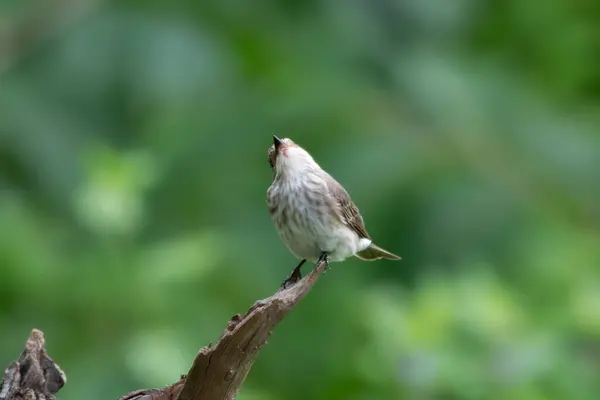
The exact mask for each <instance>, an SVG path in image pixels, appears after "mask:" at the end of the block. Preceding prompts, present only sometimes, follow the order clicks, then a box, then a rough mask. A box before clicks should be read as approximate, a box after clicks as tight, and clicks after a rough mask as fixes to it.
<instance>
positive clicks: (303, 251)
mask: <svg viewBox="0 0 600 400" xmlns="http://www.w3.org/2000/svg"><path fill="white" fill-rule="evenodd" d="M282 200H283V202H282V203H281V206H280V207H279V209H278V213H276V214H273V222H274V223H275V226H276V227H277V230H278V231H279V234H280V236H281V238H282V240H283V242H284V243H285V244H286V246H287V247H288V249H289V250H290V251H291V252H292V253H294V255H296V257H298V258H302V259H306V260H307V261H310V262H313V263H316V262H317V260H318V259H319V257H320V256H321V254H322V253H323V252H325V253H327V254H328V255H329V257H328V258H329V261H343V260H345V259H346V258H348V257H351V256H353V255H354V254H356V253H357V252H359V251H361V250H364V249H366V248H367V247H368V246H369V245H370V244H371V240H369V239H366V238H360V237H359V236H358V234H357V233H356V232H354V231H353V230H352V229H350V228H348V227H347V226H346V225H345V224H343V223H342V222H341V221H340V220H339V218H338V217H337V216H336V215H333V214H331V213H327V212H322V211H323V205H322V203H321V206H320V207H319V206H316V205H310V204H309V203H307V202H302V201H298V199H296V198H288V197H287V196H283V198H282ZM319 211H321V212H319Z"/></svg>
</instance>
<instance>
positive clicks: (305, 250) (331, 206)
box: [267, 135, 401, 288]
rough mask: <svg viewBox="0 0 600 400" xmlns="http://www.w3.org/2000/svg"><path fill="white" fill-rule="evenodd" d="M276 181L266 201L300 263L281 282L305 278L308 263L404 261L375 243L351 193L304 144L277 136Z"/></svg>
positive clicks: (272, 156)
mask: <svg viewBox="0 0 600 400" xmlns="http://www.w3.org/2000/svg"><path fill="white" fill-rule="evenodd" d="M268 161H269V165H270V166H271V169H272V173H273V176H272V182H271V185H270V186H269V188H268V189H267V205H268V207H269V213H270V214H271V219H272V221H273V225H274V226H275V228H276V230H277V232H278V233H279V236H280V237H281V239H282V241H283V242H284V244H285V245H286V246H287V248H288V249H289V250H290V252H291V253H292V254H294V255H295V256H296V257H297V258H298V259H300V263H299V264H298V265H297V266H296V268H294V270H293V271H292V273H291V274H290V276H289V277H288V278H287V279H286V280H285V281H284V282H283V283H282V287H283V288H287V287H289V286H291V285H293V284H294V283H296V282H297V281H299V280H300V279H301V278H302V274H301V271H300V269H301V268H302V265H304V263H305V262H306V261H309V262H311V263H315V264H316V265H319V264H320V263H323V262H324V263H325V269H326V270H327V269H329V262H339V261H344V260H345V259H347V258H349V257H352V256H356V257H357V258H359V259H361V260H365V261H374V260H379V259H388V260H400V259H401V257H400V256H398V255H396V254H394V253H391V252H389V251H387V250H385V249H383V248H381V247H379V246H378V245H376V244H375V243H374V242H373V240H372V239H371V237H370V236H369V233H368V232H367V229H366V227H365V223H364V221H363V218H362V216H361V214H360V212H359V210H358V207H356V205H355V204H354V202H353V201H352V199H351V198H350V195H349V194H348V192H347V191H346V190H345V189H344V187H343V186H342V185H341V184H340V183H339V182H338V181H336V180H335V179H334V178H333V177H332V176H331V175H330V174H329V173H327V172H326V171H325V170H324V169H323V168H321V166H320V165H319V164H318V163H317V162H316V161H315V160H314V158H313V157H312V156H311V155H310V154H309V153H308V152H307V151H306V150H304V149H303V148H302V147H300V146H299V145H297V144H296V143H294V142H293V141H292V140H291V139H289V138H283V139H280V138H278V137H277V136H275V135H273V144H272V145H271V146H270V147H269V150H268Z"/></svg>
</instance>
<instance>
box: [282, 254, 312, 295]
mask: <svg viewBox="0 0 600 400" xmlns="http://www.w3.org/2000/svg"><path fill="white" fill-rule="evenodd" d="M305 262H306V260H302V261H300V263H299V264H298V265H297V266H296V268H294V270H293V271H292V273H291V274H290V276H288V277H287V278H286V279H285V280H284V281H283V283H282V284H281V289H287V288H289V287H291V286H294V285H295V284H296V283H297V282H298V281H299V280H300V279H302V273H301V272H300V268H302V265H304V263H305Z"/></svg>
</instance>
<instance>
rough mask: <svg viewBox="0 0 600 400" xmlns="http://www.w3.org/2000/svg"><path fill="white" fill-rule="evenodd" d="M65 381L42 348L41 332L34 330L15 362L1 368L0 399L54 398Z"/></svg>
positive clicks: (64, 377) (42, 399)
mask: <svg viewBox="0 0 600 400" xmlns="http://www.w3.org/2000/svg"><path fill="white" fill-rule="evenodd" d="M66 382H67V377H66V376H65V374H64V372H63V371H62V370H61V369H60V367H59V366H58V365H57V364H56V363H54V361H52V359H51V358H50V356H49V355H48V354H47V353H46V349H45V348H44V334H43V332H42V331H39V330H37V329H34V330H32V331H31V334H30V335H29V339H28V340H27V343H25V349H24V350H23V352H22V353H21V357H19V359H18V360H17V361H13V362H12V363H11V364H10V365H9V366H8V368H7V369H6V370H5V371H4V377H3V378H2V383H0V400H54V399H56V397H55V394H56V392H58V391H59V390H60V388H61V387H63V386H64V384H65V383H66Z"/></svg>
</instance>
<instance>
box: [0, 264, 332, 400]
mask: <svg viewBox="0 0 600 400" xmlns="http://www.w3.org/2000/svg"><path fill="white" fill-rule="evenodd" d="M325 269H326V265H325V263H321V264H319V265H317V266H316V267H315V268H314V269H313V270H312V271H311V273H310V274H308V275H307V276H306V277H304V278H303V279H301V280H300V281H299V282H297V283H296V284H294V285H293V286H291V287H289V288H287V289H280V290H279V291H277V292H276V293H275V294H274V295H273V296H271V297H268V298H266V299H263V300H259V301H257V302H255V303H254V305H253V306H252V307H250V309H249V310H248V311H247V312H246V313H245V314H244V315H241V314H236V315H234V316H233V317H232V318H231V320H230V321H229V323H228V325H227V328H226V329H225V331H224V332H223V333H222V334H221V337H220V338H219V340H218V341H217V343H216V344H215V345H214V346H213V345H212V344H208V346H205V347H203V348H202V349H200V351H199V352H198V354H197V355H196V357H195V359H194V361H193V363H192V367H191V368H190V370H189V371H188V374H187V375H183V376H182V377H181V379H180V380H179V381H177V382H175V383H174V384H172V385H169V386H167V387H164V388H160V389H144V390H137V391H134V392H131V393H128V394H126V395H125V396H123V397H121V398H120V399H119V400H233V399H235V397H236V395H237V393H238V392H239V390H240V388H241V386H242V383H243V382H244V380H245V378H246V376H247V375H248V372H249V371H250V368H252V365H253V364H254V361H255V360H256V357H257V356H258V353H259V351H260V349H261V348H262V346H263V345H264V344H265V343H266V342H267V339H268V338H269V336H270V335H271V332H272V331H273V329H274V328H275V326H276V325H277V324H278V323H279V322H280V321H281V320H282V319H283V318H284V317H285V316H286V315H287V314H288V313H289V312H290V311H291V310H292V309H293V308H294V306H295V305H296V304H297V303H298V302H299V301H300V300H302V298H304V296H306V294H307V293H308V292H309V291H310V289H311V288H312V286H313V285H314V284H315V283H316V281H317V279H318V278H319V276H320V275H321V274H322V273H323V272H324V271H325ZM65 382H66V376H65V375H64V373H62V371H61V370H60V368H59V367H58V366H57V365H56V364H55V363H54V362H53V361H52V359H50V357H49V356H48V355H47V354H46V351H45V349H44V335H43V333H42V332H40V331H38V330H35V329H34V330H33V331H32V333H31V336H30V338H29V340H28V341H27V345H26V347H25V350H24V351H23V354H22V355H21V358H20V359H19V360H18V361H15V362H13V363H12V364H11V365H10V366H9V368H8V369H7V370H6V371H5V375H4V378H3V381H2V386H0V400H54V399H55V393H56V392H57V391H58V390H59V389H60V388H61V387H62V386H63V385H64V383H65Z"/></svg>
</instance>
